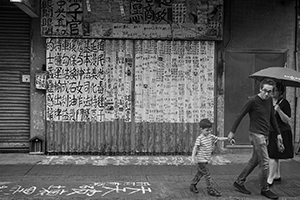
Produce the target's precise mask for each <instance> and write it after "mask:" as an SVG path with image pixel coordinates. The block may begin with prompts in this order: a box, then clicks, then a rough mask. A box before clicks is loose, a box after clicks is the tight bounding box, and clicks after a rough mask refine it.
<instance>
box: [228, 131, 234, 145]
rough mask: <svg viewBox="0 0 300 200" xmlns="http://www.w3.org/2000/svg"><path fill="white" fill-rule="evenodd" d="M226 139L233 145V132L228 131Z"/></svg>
mask: <svg viewBox="0 0 300 200" xmlns="http://www.w3.org/2000/svg"><path fill="white" fill-rule="evenodd" d="M227 138H228V141H229V142H230V144H231V145H234V144H235V140H234V139H233V138H234V133H233V132H231V131H230V133H229V134H228V136H227Z"/></svg>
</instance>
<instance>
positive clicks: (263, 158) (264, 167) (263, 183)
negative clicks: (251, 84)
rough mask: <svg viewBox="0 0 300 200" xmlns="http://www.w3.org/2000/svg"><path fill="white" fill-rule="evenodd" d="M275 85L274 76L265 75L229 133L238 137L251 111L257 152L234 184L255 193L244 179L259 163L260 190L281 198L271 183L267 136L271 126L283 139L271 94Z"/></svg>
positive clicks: (252, 141) (250, 115) (251, 131)
mask: <svg viewBox="0 0 300 200" xmlns="http://www.w3.org/2000/svg"><path fill="white" fill-rule="evenodd" d="M274 87H275V82H274V81H273V80H271V79H264V80H263V81H262V82H261V83H260V93H259V94H257V95H255V96H252V97H250V98H249V99H248V100H247V101H246V103H245V104H244V106H243V107H242V109H241V111H240V112H239V114H238V115H237V118H236V120H235V122H234V123H233V126H232V128H231V131H230V133H229V134H228V140H229V141H231V140H232V139H233V138H234V133H235V131H236V129H237V127H238V126H239V124H240V122H241V120H242V119H243V117H244V116H245V115H246V114H247V113H248V114H249V118H250V126H249V138H250V141H251V144H252V145H253V154H252V158H251V159H250V160H249V161H248V163H247V165H246V167H245V168H244V170H243V171H242V173H241V174H240V175H239V176H238V178H237V180H236V181H235V182H234V184H233V186H234V187H235V188H237V189H238V191H240V192H242V193H244V194H251V192H250V191H249V190H247V189H246V188H245V186H244V183H245V181H246V178H247V177H248V175H249V174H250V173H251V172H252V171H253V170H254V169H255V167H256V166H257V165H258V166H259V170H260V173H259V179H260V187H261V193H260V194H261V195H263V196H265V197H267V198H270V199H278V196H277V195H276V194H274V193H273V192H272V191H271V190H270V189H269V185H268V183H267V178H268V159H269V155H268V150H267V139H268V135H269V129H270V126H273V127H274V130H275V131H276V133H277V139H278V140H280V141H282V137H281V134H280V130H279V128H278V125H277V122H276V118H275V115H274V109H273V103H272V98H270V97H271V94H272V92H273V89H274Z"/></svg>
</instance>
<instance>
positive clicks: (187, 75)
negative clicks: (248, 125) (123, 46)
mask: <svg viewBox="0 0 300 200" xmlns="http://www.w3.org/2000/svg"><path fill="white" fill-rule="evenodd" d="M135 52H136V60H135V64H136V72H135V92H136V97H135V99H136V101H135V107H136V109H135V111H136V112H135V121H136V122H141V121H150V122H189V123H193V122H199V121H200V119H202V118H209V119H211V120H213V116H214V114H213V110H214V43H213V42H204V41H202V42H200V41H197V42H195V41H184V42H183V41H154V40H147V41H141V40H139V41H137V44H136V49H135Z"/></svg>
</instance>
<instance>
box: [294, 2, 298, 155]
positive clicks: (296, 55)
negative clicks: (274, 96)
mask: <svg viewBox="0 0 300 200" xmlns="http://www.w3.org/2000/svg"><path fill="white" fill-rule="evenodd" d="M295 2H296V7H295V9H296V10H295V15H296V19H295V22H296V23H295V51H294V54H295V55H294V58H295V70H296V71H299V69H298V26H299V24H298V22H299V19H298V14H299V11H298V9H299V0H296V1H295ZM297 90H298V89H297V88H295V90H294V101H295V106H294V108H295V112H294V138H293V139H294V144H295V143H296V142H297V143H298V142H299V141H298V140H299V135H298V136H297V132H296V131H297V106H298V105H297V104H298V96H297V95H298V94H297V93H298V92H297ZM296 139H297V141H296ZM297 148H299V147H297ZM295 151H297V152H298V149H295Z"/></svg>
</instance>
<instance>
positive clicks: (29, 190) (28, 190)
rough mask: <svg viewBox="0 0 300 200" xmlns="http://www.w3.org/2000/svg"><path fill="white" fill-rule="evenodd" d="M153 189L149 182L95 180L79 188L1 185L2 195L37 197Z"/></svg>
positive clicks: (89, 194) (0, 191) (139, 192)
mask: <svg viewBox="0 0 300 200" xmlns="http://www.w3.org/2000/svg"><path fill="white" fill-rule="evenodd" d="M151 192H152V189H151V187H150V183H149V182H94V183H90V184H82V185H79V186H78V187H77V188H73V187H68V186H65V185H50V186H47V187H40V186H35V185H32V186H22V185H10V184H5V185H0V195H5V196H13V195H17V194H22V195H27V196H35V197H64V196H65V197H68V196H74V195H77V196H78V195H79V196H81V195H83V196H88V197H92V196H94V195H96V194H99V195H101V196H108V195H109V194H113V193H116V194H126V195H133V194H142V195H143V194H146V193H151Z"/></svg>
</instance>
